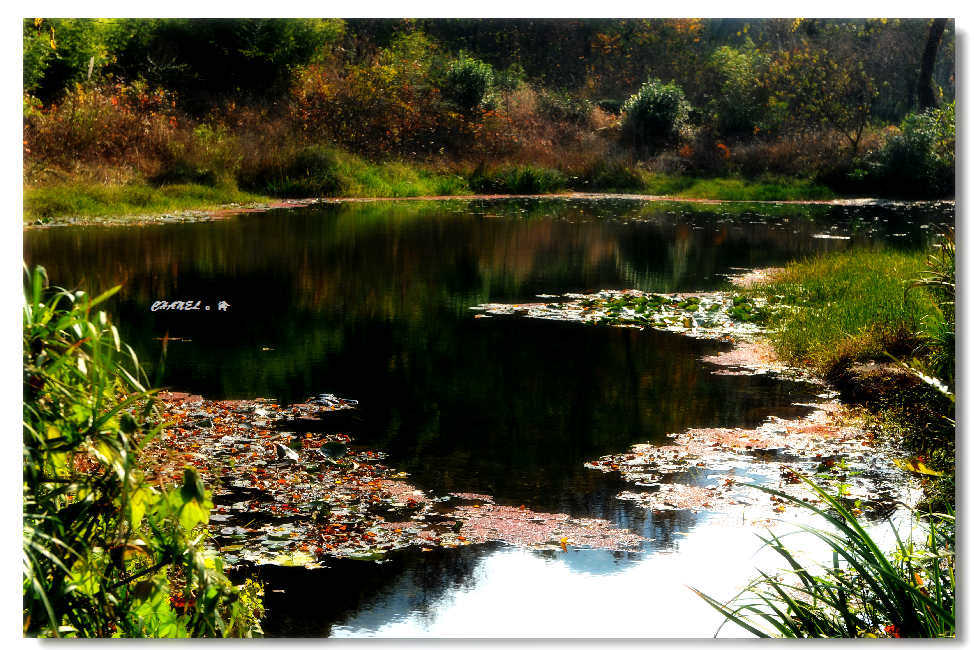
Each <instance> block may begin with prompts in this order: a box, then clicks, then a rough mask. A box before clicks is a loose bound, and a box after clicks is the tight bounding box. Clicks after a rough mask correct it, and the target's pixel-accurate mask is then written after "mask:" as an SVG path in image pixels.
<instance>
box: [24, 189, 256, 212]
mask: <svg viewBox="0 0 974 650" xmlns="http://www.w3.org/2000/svg"><path fill="white" fill-rule="evenodd" d="M261 200H265V201H266V200H267V199H266V197H262V196H258V195H255V194H251V193H249V192H242V191H240V190H238V189H236V188H232V187H212V186H208V185H197V184H185V185H163V186H161V187H154V186H152V185H149V184H147V183H132V184H127V185H106V184H98V183H88V182H80V181H79V182H63V183H58V184H56V185H43V186H37V187H28V188H25V190H24V220H25V221H28V222H30V221H38V220H47V219H54V218H58V217H117V216H129V215H131V216H139V215H148V214H160V213H164V212H172V211H176V210H195V209H203V208H212V207H216V206H219V205H224V204H227V203H250V202H254V201H261Z"/></svg>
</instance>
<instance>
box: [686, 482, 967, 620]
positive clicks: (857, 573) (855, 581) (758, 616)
mask: <svg viewBox="0 0 974 650" xmlns="http://www.w3.org/2000/svg"><path fill="white" fill-rule="evenodd" d="M804 480H805V481H806V482H807V483H809V485H811V487H812V488H813V490H814V491H815V493H816V496H817V497H818V499H820V500H821V501H822V502H823V503H822V507H818V506H815V505H812V504H811V503H809V502H807V501H805V500H803V499H800V498H798V497H795V496H791V495H789V494H786V493H784V492H780V491H778V490H772V489H769V488H764V487H760V486H758V489H759V490H762V491H764V492H767V493H769V494H771V495H772V496H774V497H777V498H779V499H781V500H783V501H787V502H789V503H790V504H791V505H793V506H796V507H798V508H803V509H805V510H809V511H811V512H812V513H813V514H814V515H815V516H816V518H817V519H818V520H820V521H822V522H823V523H826V524H828V526H827V527H824V528H817V527H811V526H805V525H800V528H802V529H804V530H805V531H806V532H808V533H810V534H812V535H814V536H815V537H816V538H818V539H819V540H821V541H822V542H824V543H825V544H826V545H827V547H828V549H829V551H831V555H832V561H831V562H830V563H828V564H822V565H818V566H815V565H812V566H809V565H808V564H805V563H803V561H802V559H801V556H798V555H797V554H796V553H795V552H793V551H792V550H791V549H789V548H788V546H787V544H786V543H785V542H784V541H783V540H782V539H781V538H780V537H778V536H776V535H774V534H773V533H772V534H770V535H769V536H768V537H766V538H762V539H763V540H764V541H765V543H766V544H767V545H768V546H769V547H770V548H772V549H773V550H774V551H775V552H777V553H778V555H780V556H781V557H782V558H783V559H784V560H785V562H786V563H787V565H788V567H789V570H788V571H787V572H786V573H785V574H784V575H782V576H776V575H769V574H767V573H765V572H764V571H760V572H759V573H760V574H761V575H760V577H759V578H757V579H755V580H754V581H752V582H751V584H749V585H748V586H747V587H746V588H745V590H744V592H742V594H741V595H740V596H738V597H736V598H734V599H732V600H731V601H730V602H728V603H721V602H719V601H717V600H715V599H714V598H711V597H710V596H707V595H706V594H703V593H701V592H700V591H698V590H696V589H694V591H695V592H696V593H697V595H699V596H700V597H702V598H703V599H704V600H706V601H707V602H708V603H709V604H710V605H711V606H713V607H714V608H715V609H717V611H719V612H720V613H722V614H723V615H724V616H726V620H727V621H730V622H733V623H735V624H737V625H739V626H741V627H742V628H744V629H745V630H747V631H749V632H751V633H752V634H754V635H756V636H759V637H769V636H774V637H784V638H831V639H835V638H861V637H867V638H869V637H871V638H877V637H885V638H890V637H893V638H901V637H902V638H939V637H953V636H954V635H955V634H956V603H955V593H956V580H955V575H954V553H955V551H954V548H955V543H954V517H953V515H952V513H948V514H946V515H939V516H934V517H931V518H930V520H928V521H927V522H924V524H923V541H922V542H915V541H914V539H913V536H912V535H905V536H902V537H901V536H900V534H899V532H898V531H897V530H896V528H895V527H894V528H893V532H894V535H895V538H896V546H895V548H894V549H893V550H892V552H890V553H886V552H884V551H883V550H882V549H881V548H880V547H879V545H878V544H877V543H876V541H875V540H874V539H873V538H872V537H871V536H870V535H869V533H868V532H866V530H865V529H864V528H863V527H862V526H861V525H860V524H859V522H858V521H856V518H855V516H854V515H853V514H852V513H851V512H850V511H849V510H848V509H847V508H846V507H845V506H844V505H843V503H842V501H841V499H839V498H837V497H835V496H832V495H830V494H827V493H826V492H825V491H824V490H822V489H821V488H820V487H818V486H817V485H815V484H814V483H811V482H810V481H808V479H804ZM911 532H912V531H911Z"/></svg>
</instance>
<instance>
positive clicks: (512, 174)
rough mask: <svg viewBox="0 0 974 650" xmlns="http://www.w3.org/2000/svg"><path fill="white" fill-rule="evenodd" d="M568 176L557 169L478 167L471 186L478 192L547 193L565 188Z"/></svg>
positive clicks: (522, 166) (528, 166)
mask: <svg viewBox="0 0 974 650" xmlns="http://www.w3.org/2000/svg"><path fill="white" fill-rule="evenodd" d="M567 184H568V178H567V177H566V176H565V175H564V174H562V173H561V172H560V171H558V170H557V169H546V168H544V167H534V166H532V165H512V166H508V167H501V168H500V169H496V170H491V171H487V170H485V169H483V168H478V169H476V170H475V171H474V173H473V174H472V175H471V177H470V187H471V189H473V190H474V191H475V192H477V193H478V194H547V193H550V192H558V191H560V190H563V189H565V187H566V186H567Z"/></svg>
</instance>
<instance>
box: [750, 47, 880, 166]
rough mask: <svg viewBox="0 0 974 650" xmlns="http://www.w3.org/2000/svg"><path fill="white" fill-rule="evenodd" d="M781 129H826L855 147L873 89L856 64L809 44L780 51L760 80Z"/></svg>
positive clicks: (869, 109) (867, 77) (871, 79)
mask: <svg viewBox="0 0 974 650" xmlns="http://www.w3.org/2000/svg"><path fill="white" fill-rule="evenodd" d="M765 83H766V87H767V90H768V92H769V94H770V96H771V103H772V106H773V109H776V112H777V113H778V115H779V116H782V117H780V118H779V119H782V120H783V122H784V126H785V128H788V127H791V128H798V129H801V128H814V129H821V128H823V127H824V128H831V129H834V130H835V131H837V132H838V133H841V134H842V135H843V136H844V137H845V138H846V139H847V140H848V141H849V145H850V147H851V150H852V153H853V154H855V153H856V152H857V151H858V149H859V142H860V139H861V137H862V132H863V130H864V129H865V127H866V125H867V124H868V123H869V119H870V116H871V112H872V102H873V99H874V98H875V97H876V94H877V91H876V85H875V83H874V81H873V78H872V77H871V76H870V75H869V74H868V73H867V72H866V70H865V67H864V65H863V63H862V61H860V60H856V59H855V58H854V57H851V56H843V55H841V54H840V53H839V52H836V51H830V50H825V49H822V48H818V47H814V46H805V47H802V48H798V49H794V50H787V51H783V52H780V53H779V54H778V55H777V57H776V58H775V59H774V60H773V61H772V63H771V65H770V68H769V70H768V74H767V75H766V77H765Z"/></svg>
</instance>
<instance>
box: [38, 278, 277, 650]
mask: <svg viewBox="0 0 974 650" xmlns="http://www.w3.org/2000/svg"><path fill="white" fill-rule="evenodd" d="M25 270H26V269H25ZM24 289H25V290H24V294H25V304H24V321H23V342H24V369H23V373H24V374H23V377H24V386H23V390H24V420H23V428H24V433H23V462H24V468H23V470H24V473H23V489H24V513H23V521H24V527H23V595H24V600H23V613H24V624H23V630H24V634H25V635H28V636H40V637H187V636H252V635H254V634H258V633H260V627H259V625H258V624H257V620H258V618H259V616H260V602H259V598H256V599H255V595H256V592H257V591H258V590H259V588H257V587H256V586H255V585H253V584H251V585H247V586H245V587H235V586H233V585H232V584H231V583H230V581H229V580H228V579H227V577H226V576H225V574H224V572H223V566H222V561H221V559H220V557H219V556H215V555H213V554H211V553H209V552H207V551H206V550H205V548H204V547H203V542H202V540H203V539H204V538H205V534H204V533H205V528H204V527H203V526H204V525H205V524H206V522H207V520H208V519H209V513H210V508H211V507H212V505H213V504H212V501H211V500H210V495H209V493H208V492H207V491H206V490H205V489H204V487H203V484H202V481H201V480H200V477H199V475H198V474H197V473H196V470H195V469H193V468H191V467H187V468H186V469H185V472H184V478H183V483H182V486H181V487H176V488H173V489H170V490H164V489H159V488H156V487H153V486H152V485H151V484H150V483H149V482H148V481H147V480H146V479H145V477H144V476H143V474H142V471H141V469H140V468H139V465H138V456H139V451H140V449H141V448H142V445H144V444H145V443H146V442H147V441H148V440H150V439H151V438H152V437H154V436H155V435H158V434H159V432H160V430H161V428H162V426H163V425H162V424H161V423H160V417H159V413H158V412H157V406H156V402H155V399H154V395H153V393H154V391H151V390H148V389H146V388H145V379H144V375H143V372H142V370H141V368H140V365H139V361H138V359H137V358H136V356H135V353H134V352H133V351H132V349H131V348H129V347H128V346H127V345H124V344H123V343H122V342H121V341H120V340H119V336H118V331H117V330H116V329H115V327H114V326H113V325H112V324H111V323H110V322H109V320H108V317H107V316H106V314H105V312H103V311H96V310H95V309H94V308H95V307H97V306H98V305H99V304H101V303H102V302H103V301H104V300H106V299H107V298H109V297H110V296H111V295H112V294H114V293H115V292H116V291H118V289H119V287H116V288H115V289H112V290H110V291H108V292H106V293H104V294H102V295H100V296H98V297H96V298H91V297H89V296H88V295H87V294H85V293H84V292H81V291H78V292H70V291H66V290H63V289H50V288H49V287H48V282H47V274H46V272H45V271H44V269H43V268H42V267H37V268H35V269H34V270H33V271H31V272H28V273H27V274H26V278H25V288H24Z"/></svg>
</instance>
